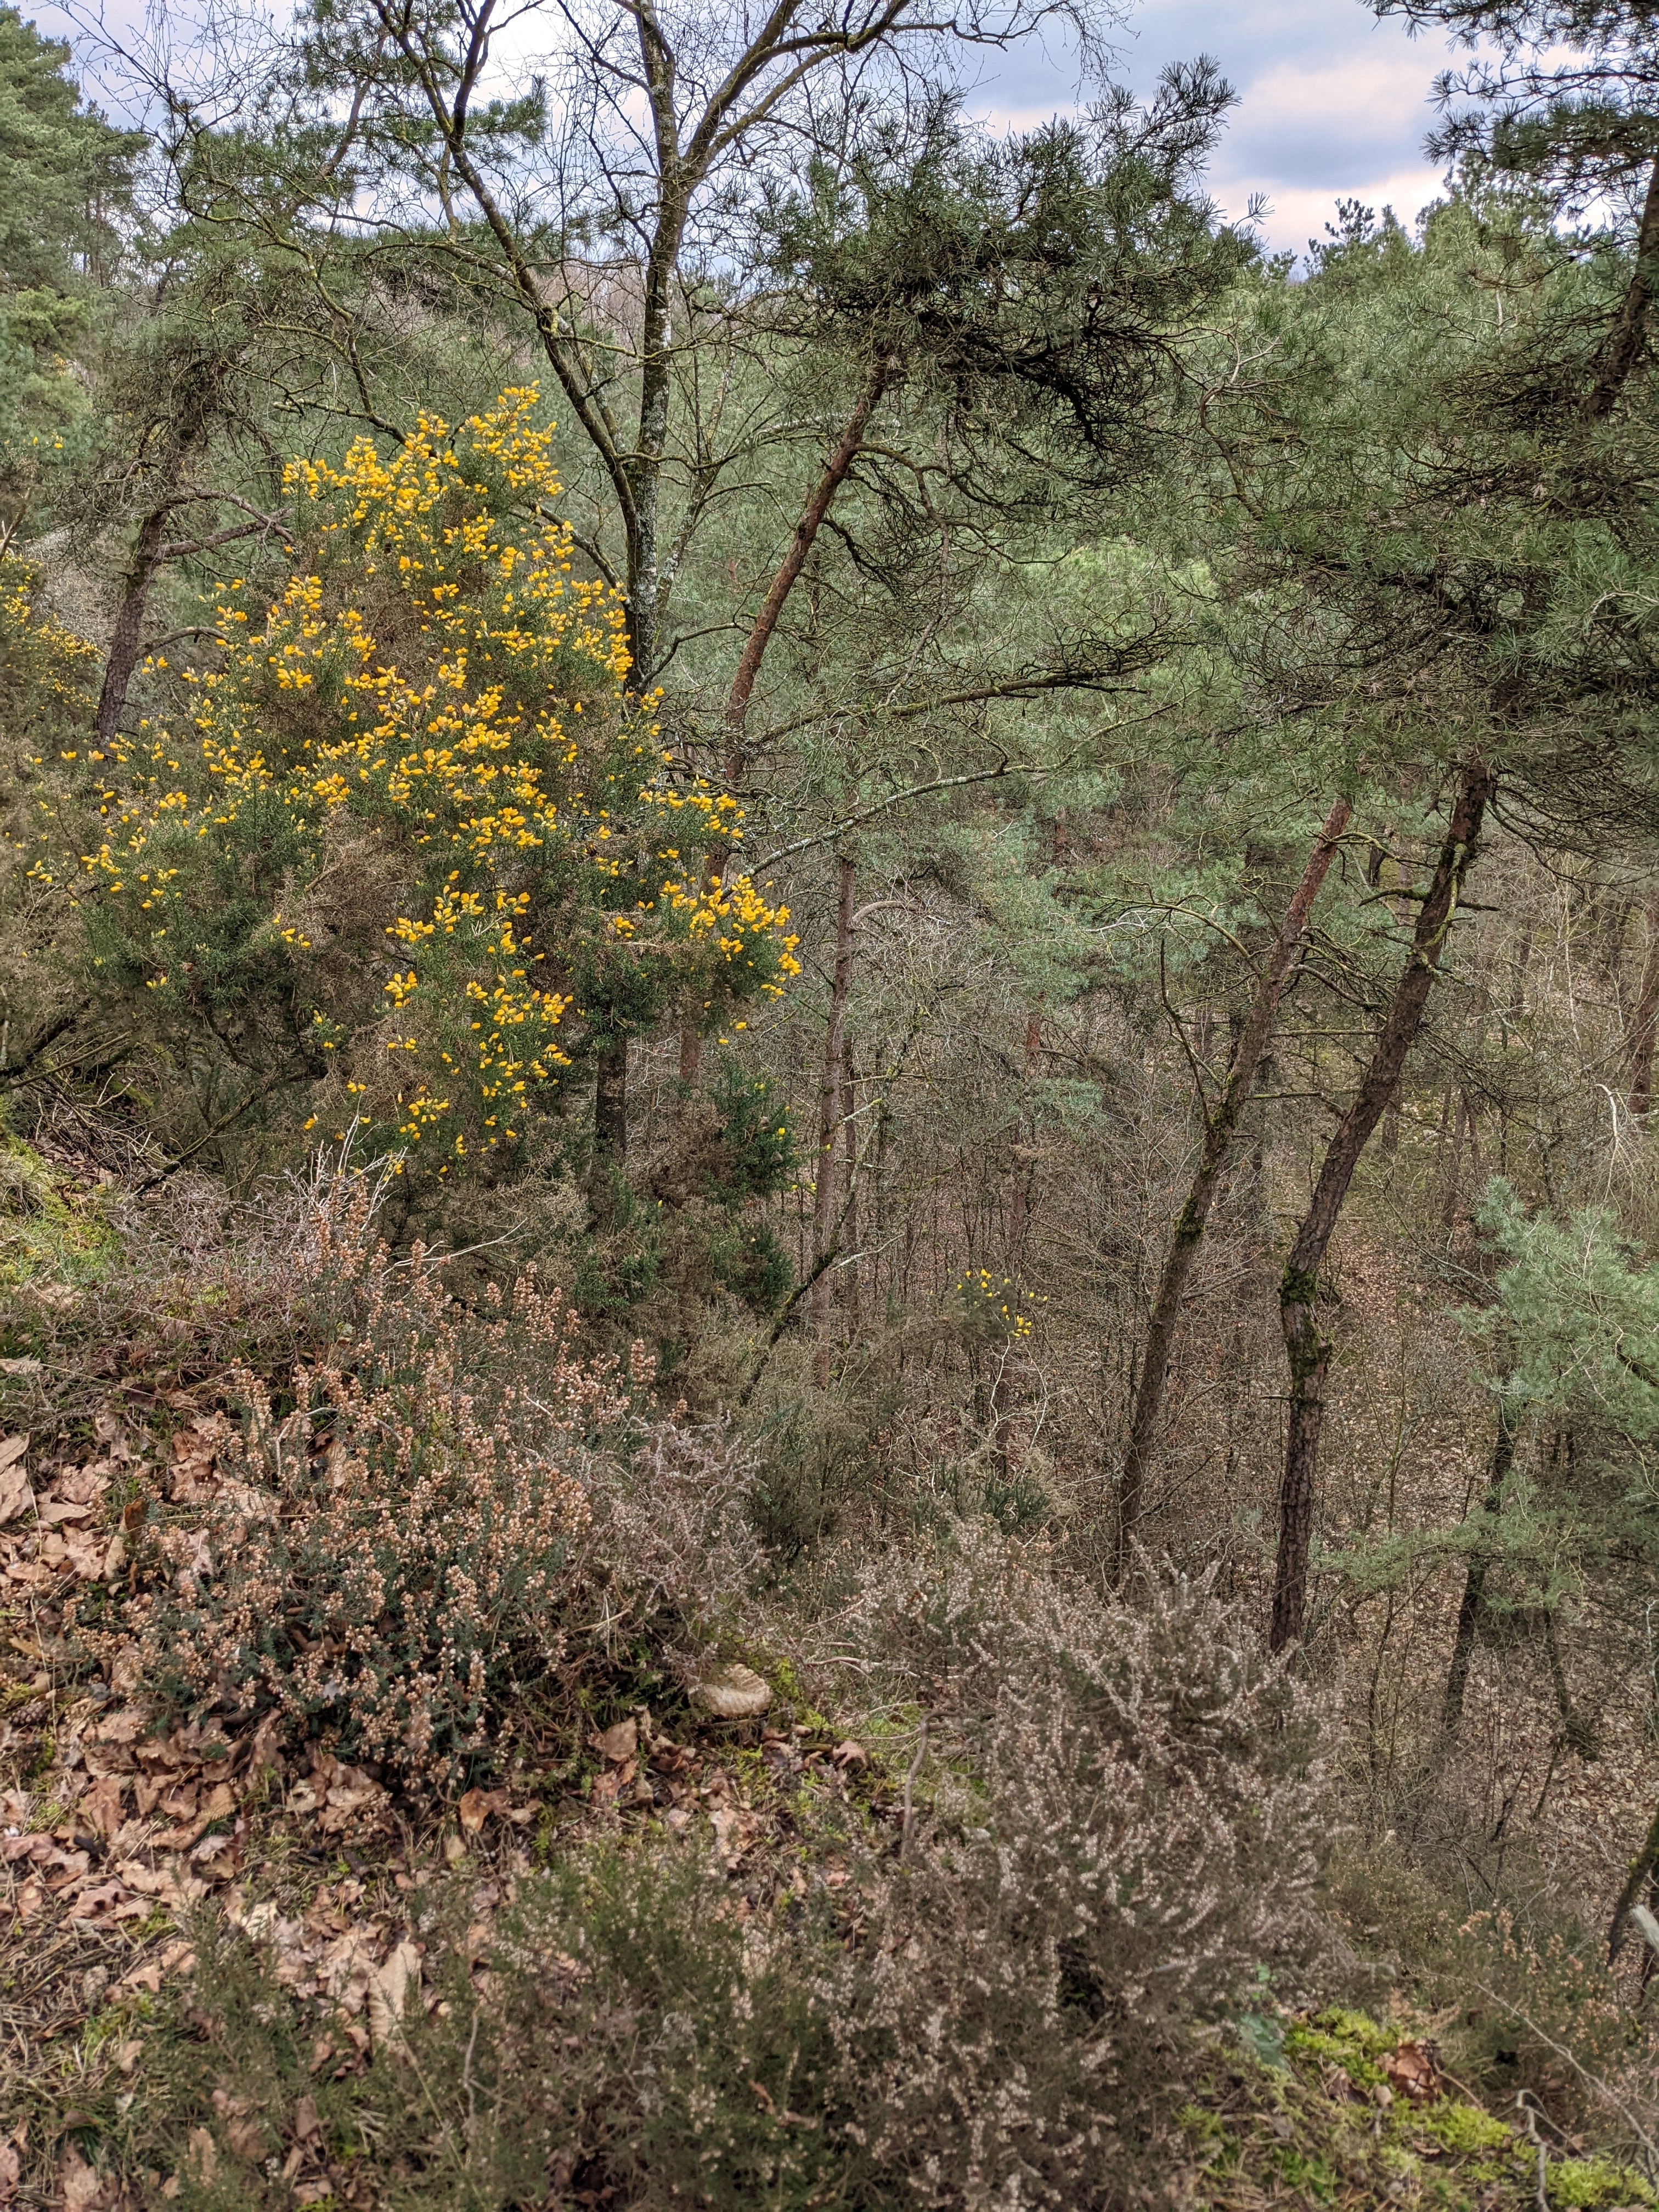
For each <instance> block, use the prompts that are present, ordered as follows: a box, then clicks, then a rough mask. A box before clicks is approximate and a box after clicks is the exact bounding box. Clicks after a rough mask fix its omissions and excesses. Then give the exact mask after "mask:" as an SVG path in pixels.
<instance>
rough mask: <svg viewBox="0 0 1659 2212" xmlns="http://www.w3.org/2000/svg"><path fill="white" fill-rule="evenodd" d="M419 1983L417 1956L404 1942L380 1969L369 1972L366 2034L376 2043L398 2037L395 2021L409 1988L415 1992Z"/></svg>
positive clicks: (371, 1969)
mask: <svg viewBox="0 0 1659 2212" xmlns="http://www.w3.org/2000/svg"><path fill="white" fill-rule="evenodd" d="M411 1984H412V1985H413V1986H414V1987H415V1988H416V1989H418V1988H419V1987H420V1984H421V1954H420V1953H419V1952H418V1951H417V1950H416V1948H415V1946H414V1945H413V1944H412V1943H410V1942H407V1941H405V1942H402V1943H399V1944H398V1947H397V1948H396V1949H395V1950H394V1951H393V1952H392V1953H391V1954H390V1955H389V1956H388V1958H387V1960H386V1964H385V1965H384V1966H373V1967H371V1968H370V1969H369V1975H368V2032H369V2033H370V2034H371V2035H372V2036H373V2037H374V2040H375V2042H376V2043H384V2042H385V2041H386V2039H387V2037H388V2036H398V2035H400V2034H401V2033H402V2031H401V2028H400V2027H399V2022H400V2021H402V2019H403V2016H404V2003H405V2002H406V2000H407V1998H408V1996H409V1991H410V1986H411Z"/></svg>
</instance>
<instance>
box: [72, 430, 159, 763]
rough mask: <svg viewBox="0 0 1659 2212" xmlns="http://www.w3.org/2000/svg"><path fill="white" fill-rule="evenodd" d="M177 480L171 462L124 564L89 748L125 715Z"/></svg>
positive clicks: (99, 743)
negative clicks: (158, 496) (160, 495)
mask: <svg viewBox="0 0 1659 2212" xmlns="http://www.w3.org/2000/svg"><path fill="white" fill-rule="evenodd" d="M178 477H179V463H178V460H177V459H174V460H173V464H172V465H171V466H170V467H169V468H168V469H167V472H166V474H165V477H164V478H163V484H164V492H165V495H164V496H163V498H162V499H161V501H160V502H159V503H158V504H157V505H156V506H155V507H152V508H151V509H150V511H149V513H148V514H147V515H146V516H145V517H144V519H143V522H141V523H140V524H139V526H138V535H137V538H136V539H135V540H134V542H133V548H132V558H131V560H130V561H129V562H128V563H127V573H126V574H125V578H124V579H123V580H122V585H121V605H120V607H119V609H118V611H117V614H116V617H115V628H114V629H113V631H112V633H111V635H110V641H109V651H108V652H107V653H106V655H105V656H104V681H103V686H102V689H101V690H100V692H99V694H98V709H97V712H96V713H95V714H94V716H93V720H92V737H93V743H94V744H95V745H97V746H99V747H100V748H102V747H104V746H106V745H107V744H109V741H110V739H111V738H113V737H114V736H115V734H116V732H118V730H119V728H120V726H121V716H122V715H123V714H124V713H125V711H126V703H127V689H128V686H129V685H130V684H131V682H132V677H133V671H134V670H135V669H136V668H137V665H138V663H139V661H140V659H142V658H143V634H144V611H145V609H146V608H147V607H148V606H149V594H150V586H152V585H153V584H154V582H155V572H156V570H157V568H160V567H161V546H162V543H163V541H164V540H165V538H166V536H167V523H168V520H169V519H170V518H171V516H172V513H173V507H174V505H175V504H176V502H175V501H174V500H173V497H172V496H171V494H172V491H173V486H174V485H175V484H176V483H177V482H178Z"/></svg>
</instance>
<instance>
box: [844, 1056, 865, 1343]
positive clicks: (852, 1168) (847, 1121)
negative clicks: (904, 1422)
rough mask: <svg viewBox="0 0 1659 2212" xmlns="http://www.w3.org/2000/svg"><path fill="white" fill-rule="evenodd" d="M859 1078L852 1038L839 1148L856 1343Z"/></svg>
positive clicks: (859, 1321) (859, 1319)
mask: <svg viewBox="0 0 1659 2212" xmlns="http://www.w3.org/2000/svg"><path fill="white" fill-rule="evenodd" d="M857 1081H858V1078H857V1075H856V1073H855V1072H854V1066H853V1040H852V1038H851V1036H848V1038H847V1040H846V1043H845V1048H844V1050H843V1053H842V1063H841V1121H842V1130H843V1131H844V1133H845V1134H844V1137H843V1139H842V1149H843V1156H844V1162H845V1170H846V1176H847V1215H846V1221H845V1225H844V1227H843V1230H842V1237H843V1241H844V1243H846V1246H847V1250H848V1259H847V1291H846V1304H847V1340H848V1343H849V1344H856V1343H857V1342H858V1340H859V1337H860V1333H861V1331H862V1328H863V1313H862V1310H861V1306H862V1300H861V1295H860V1286H859V1130H858V1123H857V1122H856V1121H854V1118H853V1116H854V1114H855V1113H856V1112H857V1110H858V1091H857V1089H856V1085H857Z"/></svg>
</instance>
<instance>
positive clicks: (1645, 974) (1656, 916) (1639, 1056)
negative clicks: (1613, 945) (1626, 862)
mask: <svg viewBox="0 0 1659 2212" xmlns="http://www.w3.org/2000/svg"><path fill="white" fill-rule="evenodd" d="M1656 1036H1659V892H1656V893H1655V894H1654V896H1652V897H1651V898H1650V900H1649V901H1648V953H1647V958H1646V959H1645V960H1644V963H1643V964H1642V985H1641V988H1640V989H1639V990H1638V993H1637V994H1636V1013H1635V1017H1634V1018H1633V1019H1632V1023H1631V1028H1630V1110H1631V1113H1632V1115H1643V1114H1645V1113H1647V1112H1648V1110H1649V1109H1650V1107H1651V1106H1652V1104H1653V1047H1654V1040H1655V1038H1656Z"/></svg>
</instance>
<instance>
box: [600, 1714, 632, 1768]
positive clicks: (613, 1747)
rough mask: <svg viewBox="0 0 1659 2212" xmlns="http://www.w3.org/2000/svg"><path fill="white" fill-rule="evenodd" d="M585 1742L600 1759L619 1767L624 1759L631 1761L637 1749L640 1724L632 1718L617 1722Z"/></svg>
mask: <svg viewBox="0 0 1659 2212" xmlns="http://www.w3.org/2000/svg"><path fill="white" fill-rule="evenodd" d="M587 1741H588V1742H589V1744H590V1745H591V1746H592V1748H593V1749H594V1750H595V1751H597V1752H598V1753H599V1756H600V1758H601V1759H609V1760H610V1761H611V1764H612V1765H616V1766H620V1765H622V1763H623V1760H624V1759H632V1758H633V1756H634V1754H635V1752H636V1751H637V1750H638V1749H639V1742H640V1724H639V1723H638V1722H637V1721H636V1720H635V1719H633V1718H632V1717H630V1718H629V1719H628V1720H625V1721H618V1722H617V1723H616V1724H615V1726H614V1727H611V1728H608V1729H604V1730H603V1731H602V1732H601V1733H600V1734H599V1735H591V1736H589V1737H588V1739H587Z"/></svg>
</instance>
